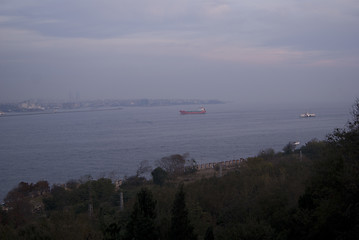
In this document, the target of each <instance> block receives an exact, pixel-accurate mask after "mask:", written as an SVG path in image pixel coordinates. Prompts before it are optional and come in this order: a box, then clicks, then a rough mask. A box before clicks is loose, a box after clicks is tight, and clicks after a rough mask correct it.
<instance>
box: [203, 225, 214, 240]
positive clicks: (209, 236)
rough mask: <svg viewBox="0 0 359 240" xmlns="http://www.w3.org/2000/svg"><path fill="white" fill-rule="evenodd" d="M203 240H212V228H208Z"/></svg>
mask: <svg viewBox="0 0 359 240" xmlns="http://www.w3.org/2000/svg"><path fill="white" fill-rule="evenodd" d="M204 240H214V235H213V227H212V226H211V227H208V228H207V230H206V234H205V235H204Z"/></svg>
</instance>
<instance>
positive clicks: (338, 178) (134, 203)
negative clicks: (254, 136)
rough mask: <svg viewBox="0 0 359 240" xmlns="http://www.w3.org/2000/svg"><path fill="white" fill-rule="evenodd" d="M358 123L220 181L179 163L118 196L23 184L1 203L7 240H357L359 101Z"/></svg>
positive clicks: (181, 159)
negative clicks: (322, 139)
mask: <svg viewBox="0 0 359 240" xmlns="http://www.w3.org/2000/svg"><path fill="white" fill-rule="evenodd" d="M352 115H353V118H352V120H350V121H349V122H348V124H347V127H346V128H344V129H336V130H334V131H333V133H330V134H328V136H327V139H326V140H324V141H317V140H312V141H310V142H308V143H306V144H305V145H304V146H302V147H301V148H300V149H295V147H294V146H292V145H291V144H288V145H287V146H285V147H284V148H283V152H274V151H273V150H272V149H266V150H263V151H261V152H260V153H259V154H258V155H257V156H255V157H252V158H248V159H244V160H242V161H241V162H240V163H239V164H238V165H236V166H234V167H232V168H228V169H223V173H222V169H219V168H218V167H215V168H213V169H212V170H205V171H201V170H196V165H195V161H193V160H191V161H190V165H188V162H189V161H187V160H186V156H182V155H172V156H169V157H164V158H163V159H161V160H160V161H158V164H157V165H158V166H157V168H156V169H155V170H153V171H152V176H153V180H146V179H145V178H143V177H141V174H140V173H142V171H138V173H137V175H136V176H133V177H130V178H128V179H127V180H126V181H124V182H123V184H122V185H120V186H116V185H115V184H114V183H113V181H111V180H110V179H106V178H101V179H97V180H94V179H91V178H90V177H89V178H82V179H81V180H78V181H69V182H68V183H66V184H64V185H61V186H60V185H54V186H52V187H50V186H49V184H48V183H47V182H46V181H40V182H38V183H36V184H28V183H23V182H22V183H20V184H19V185H18V187H17V188H15V189H13V190H12V191H10V192H9V193H8V195H7V197H6V198H5V199H4V202H5V204H4V205H3V207H2V210H1V214H0V236H1V237H0V238H2V239H182V240H184V239H223V240H224V239H356V237H357V236H359V100H357V101H356V102H355V104H354V106H353V113H352ZM143 169H144V168H141V169H140V170H143ZM220 173H222V174H220Z"/></svg>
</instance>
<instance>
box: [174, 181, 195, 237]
mask: <svg viewBox="0 0 359 240" xmlns="http://www.w3.org/2000/svg"><path fill="white" fill-rule="evenodd" d="M171 220H172V221H171V229H170V238H171V240H195V239H197V236H196V234H195V233H194V231H193V226H192V225H191V223H190V221H189V218H188V210H187V208H186V201H185V192H184V191H183V185H181V186H180V188H179V190H178V192H177V193H176V197H175V200H174V203H173V207H172V219H171Z"/></svg>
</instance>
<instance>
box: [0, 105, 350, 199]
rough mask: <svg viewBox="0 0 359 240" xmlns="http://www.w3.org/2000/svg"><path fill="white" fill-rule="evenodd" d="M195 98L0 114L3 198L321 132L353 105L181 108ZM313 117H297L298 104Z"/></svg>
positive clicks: (226, 155)
mask: <svg viewBox="0 0 359 240" xmlns="http://www.w3.org/2000/svg"><path fill="white" fill-rule="evenodd" d="M198 107H199V106H161V107H128V108H123V109H121V110H112V111H97V112H96V111H95V112H76V113H58V114H42V115H25V116H8V117H1V118H0V132H1V136H2V137H1V139H0V158H1V168H0V189H1V190H0V191H1V192H0V198H1V199H3V198H4V197H5V195H6V193H7V192H8V191H9V190H11V189H12V188H13V187H15V186H16V185H17V184H18V183H19V182H20V181H25V182H37V181H39V180H47V181H49V182H50V183H51V184H54V183H65V182H67V181H68V180H70V179H79V178H80V177H81V176H84V175H86V174H90V175H92V176H93V177H94V178H98V177H101V176H109V175H110V173H111V172H112V173H115V174H116V175H117V176H118V177H121V178H123V177H124V176H131V175H134V174H135V172H136V170H137V167H138V165H139V163H140V162H141V161H143V160H148V161H149V162H150V164H151V165H152V166H154V162H155V161H156V160H158V159H160V158H161V157H164V156H168V155H171V154H177V153H179V154H183V153H189V154H190V158H194V159H195V160H196V161H197V163H199V164H201V163H208V162H219V161H227V160H232V159H239V158H246V157H250V156H254V155H256V154H257V153H258V152H259V151H261V150H263V149H267V148H273V149H274V150H275V151H281V149H282V148H283V147H284V145H286V144H287V143H288V142H289V141H299V142H301V145H303V144H305V143H306V142H308V141H310V140H311V139H313V138H317V139H324V138H325V136H326V134H328V133H331V132H332V131H333V130H334V129H335V128H342V127H344V125H345V123H346V122H347V120H348V119H349V118H350V115H349V111H350V105H340V104H339V105H337V106H333V105H322V106H318V105H313V106H309V107H308V105H306V106H298V105H297V106H288V105H287V106H286V107H283V106H281V107H279V106H277V107H274V106H272V107H267V106H259V105H257V106H256V107H248V106H247V107H246V106H244V105H240V104H234V103H229V104H219V105H208V106H205V107H206V109H207V114H204V115H180V114H179V112H178V111H179V110H180V109H186V110H196V109H197V108H198ZM306 111H310V112H314V113H316V114H317V117H315V118H306V119H303V118H300V117H299V115H300V114H301V113H303V112H306Z"/></svg>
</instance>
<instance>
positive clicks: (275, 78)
mask: <svg viewBox="0 0 359 240" xmlns="http://www.w3.org/2000/svg"><path fill="white" fill-rule="evenodd" d="M73 95H77V96H79V97H80V98H81V99H82V100H86V99H97V98H101V99H108V98H116V99H128V98H201V99H220V100H233V101H240V102H255V101H258V102H283V101H289V102H305V101H319V102H326V101H328V102H333V101H347V102H353V100H354V98H355V97H359V1H358V0H271V1H268V0H240V1H239V0H233V1H231V0H228V1H214V0H179V1H177V0H101V1H100V0H98V1H95V0H61V1H60V0H26V1H24V0H0V101H2V102H4V101H14V100H25V99H29V98H42V99H55V100H56V99H68V98H69V97H70V96H73Z"/></svg>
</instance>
